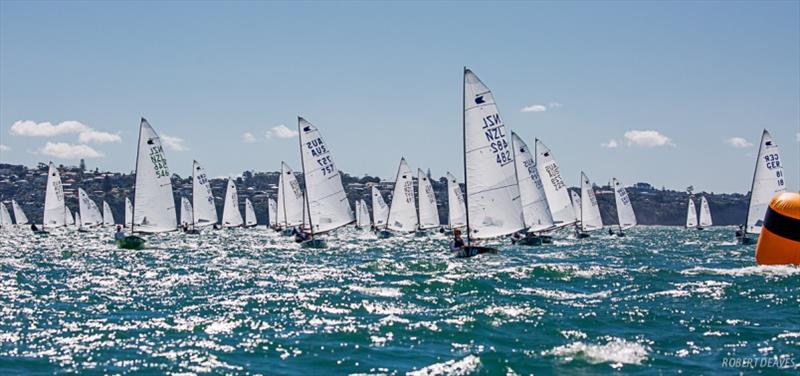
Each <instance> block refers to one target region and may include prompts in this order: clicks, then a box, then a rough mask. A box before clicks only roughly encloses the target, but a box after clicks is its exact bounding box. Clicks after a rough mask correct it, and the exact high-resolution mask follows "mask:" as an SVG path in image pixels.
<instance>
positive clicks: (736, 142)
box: [724, 137, 753, 149]
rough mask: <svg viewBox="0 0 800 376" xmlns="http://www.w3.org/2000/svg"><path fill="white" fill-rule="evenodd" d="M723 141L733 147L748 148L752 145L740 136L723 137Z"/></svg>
mask: <svg viewBox="0 0 800 376" xmlns="http://www.w3.org/2000/svg"><path fill="white" fill-rule="evenodd" d="M724 141H725V143H726V144H728V145H730V146H733V147H735V148H737V149H742V148H749V147H751V146H753V144H752V143H751V142H749V141H747V140H745V139H743V138H741V137H731V138H728V139H725V140H724Z"/></svg>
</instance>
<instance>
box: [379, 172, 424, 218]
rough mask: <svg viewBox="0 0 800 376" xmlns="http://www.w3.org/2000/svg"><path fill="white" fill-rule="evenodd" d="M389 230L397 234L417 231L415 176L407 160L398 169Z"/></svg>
mask: <svg viewBox="0 0 800 376" xmlns="http://www.w3.org/2000/svg"><path fill="white" fill-rule="evenodd" d="M386 223H387V228H388V229H389V230H392V231H397V232H412V231H416V230H417V227H418V225H419V224H418V223H417V208H416V205H415V204H414V175H412V173H411V169H410V168H408V163H406V159H405V158H401V159H400V165H399V166H398V167H397V178H396V179H395V182H394V192H393V193H392V205H391V206H390V207H389V218H388V219H387V221H386Z"/></svg>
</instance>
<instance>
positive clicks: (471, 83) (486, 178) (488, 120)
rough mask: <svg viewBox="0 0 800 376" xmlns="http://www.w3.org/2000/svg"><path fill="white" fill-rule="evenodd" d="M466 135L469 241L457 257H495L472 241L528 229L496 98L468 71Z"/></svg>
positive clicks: (465, 76)
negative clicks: (487, 255)
mask: <svg viewBox="0 0 800 376" xmlns="http://www.w3.org/2000/svg"><path fill="white" fill-rule="evenodd" d="M463 90H464V93H463V96H464V98H463V99H464V101H463V102H462V103H463V118H462V121H463V135H464V183H465V185H466V195H465V198H466V199H465V204H466V208H467V243H466V245H465V246H464V247H463V248H462V249H461V250H459V252H458V255H457V256H458V257H471V256H475V255H477V254H480V253H496V252H497V250H496V249H494V248H489V247H479V246H475V245H473V244H472V241H473V240H483V239H491V238H497V237H500V236H505V235H509V234H513V233H515V232H517V231H519V230H522V229H523V228H525V222H524V220H523V215H522V204H521V201H520V197H519V186H518V185H517V176H516V171H515V170H516V168H515V164H514V152H513V150H512V145H511V142H510V140H509V135H508V131H507V129H506V126H505V124H504V123H503V121H502V119H501V118H500V114H499V113H498V110H497V105H496V104H495V101H494V96H493V95H492V92H491V91H490V90H489V88H488V87H486V85H484V84H483V82H481V80H480V79H479V78H478V76H476V75H475V74H474V73H473V72H472V71H470V70H469V69H467V68H464V87H463Z"/></svg>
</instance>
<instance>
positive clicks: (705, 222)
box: [697, 196, 713, 230]
mask: <svg viewBox="0 0 800 376" xmlns="http://www.w3.org/2000/svg"><path fill="white" fill-rule="evenodd" d="M711 225H713V222H712V221H711V208H709V207H708V200H706V196H703V197H700V223H698V224H697V229H698V230H702V229H704V228H706V227H710V226H711Z"/></svg>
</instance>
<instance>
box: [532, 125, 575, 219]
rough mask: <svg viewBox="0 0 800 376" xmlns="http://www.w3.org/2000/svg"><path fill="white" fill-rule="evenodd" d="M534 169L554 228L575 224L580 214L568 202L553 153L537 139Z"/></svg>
mask: <svg viewBox="0 0 800 376" xmlns="http://www.w3.org/2000/svg"><path fill="white" fill-rule="evenodd" d="M536 169H538V170H539V177H540V178H541V180H542V186H543V187H544V194H545V197H547V206H548V207H549V208H550V215H551V216H552V217H553V226H554V228H561V227H565V226H569V225H572V224H575V222H577V221H578V218H580V215H576V212H575V208H574V207H573V205H572V203H571V202H570V193H569V189H568V188H567V184H566V183H564V178H563V176H561V171H560V170H559V169H558V164H556V160H555V158H554V157H553V153H552V152H551V151H550V149H549V148H548V147H547V146H545V145H544V143H543V142H542V141H541V140H539V139H537V140H536ZM578 207H580V205H578Z"/></svg>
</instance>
